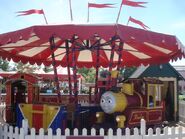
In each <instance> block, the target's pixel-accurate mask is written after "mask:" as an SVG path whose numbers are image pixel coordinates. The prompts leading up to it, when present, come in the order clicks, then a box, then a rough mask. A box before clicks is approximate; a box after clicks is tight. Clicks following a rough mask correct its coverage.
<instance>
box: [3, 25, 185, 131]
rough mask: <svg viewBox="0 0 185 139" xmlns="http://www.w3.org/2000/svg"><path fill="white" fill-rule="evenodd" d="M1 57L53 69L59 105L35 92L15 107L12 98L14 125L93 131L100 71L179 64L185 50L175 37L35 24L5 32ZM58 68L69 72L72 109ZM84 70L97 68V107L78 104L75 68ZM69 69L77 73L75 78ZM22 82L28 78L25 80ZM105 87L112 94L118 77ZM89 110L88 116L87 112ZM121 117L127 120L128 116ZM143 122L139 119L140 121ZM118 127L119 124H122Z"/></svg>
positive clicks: (124, 29)
mask: <svg viewBox="0 0 185 139" xmlns="http://www.w3.org/2000/svg"><path fill="white" fill-rule="evenodd" d="M0 55H1V57H2V58H3V59H8V60H11V59H12V60H13V61H14V62H19V61H21V62H22V63H25V64H26V63H27V62H29V63H30V64H38V65H41V64H44V65H46V66H49V65H53V67H54V80H55V85H56V88H57V94H58V102H57V103H58V105H55V106H51V105H50V104H48V103H47V104H39V103H37V99H34V98H37V97H33V96H34V95H33V94H35V92H34V90H33V89H32V90H31V91H30V90H29V91H27V93H28V96H29V99H28V100H29V101H27V102H21V103H17V102H13V101H10V100H11V98H9V99H7V100H6V103H7V104H8V105H7V111H8V107H9V106H12V105H16V108H15V109H14V115H15V116H14V119H16V120H14V121H17V123H16V125H18V126H20V125H21V121H22V119H25V118H26V119H28V121H29V126H30V127H35V128H36V129H37V130H38V129H39V128H41V127H44V128H45V129H47V128H50V127H51V128H53V129H57V128H61V129H64V128H66V127H71V128H74V127H78V128H83V127H86V126H88V127H92V125H94V123H96V122H95V121H96V115H95V114H96V112H99V111H102V109H101V107H100V105H99V103H100V102H101V101H102V99H101V96H102V94H101V93H99V92H100V87H99V82H98V81H99V78H98V75H99V68H100V67H103V68H107V69H108V70H109V71H110V72H112V71H113V70H116V71H120V69H121V68H124V67H130V66H139V65H141V64H142V65H148V64H149V65H150V64H162V63H167V62H169V61H170V60H172V61H176V60H177V59H181V58H183V57H185V48H184V46H183V45H182V43H181V42H180V41H179V40H178V39H177V38H176V37H175V36H173V35H167V34H161V33H157V32H152V31H146V30H142V29H137V28H133V27H128V26H124V25H121V24H111V25H107V24H105V25H99V24H96V25H91V24H87V25H86V24H78V25H75V24H66V25H43V26H32V27H28V28H25V29H21V30H17V31H13V32H9V33H5V34H1V35H0ZM59 65H60V66H62V67H67V69H68V82H69V95H70V97H69V104H70V105H69V104H62V102H61V100H62V99H61V98H62V97H63V96H62V95H60V93H59V83H58V76H57V70H56V67H57V66H59ZM82 67H86V68H92V67H93V68H95V69H96V76H95V85H94V88H95V98H94V101H92V102H93V104H89V105H88V106H79V105H78V89H77V69H78V68H82ZM71 68H72V69H73V74H72V76H71V73H70V69H71ZM21 78H22V80H24V78H23V77H21ZM113 78H114V79H113ZM71 80H73V81H74V85H72V84H71ZM157 82H159V81H157ZM10 83H13V82H9V84H10ZM154 84H156V82H155V83H154ZM160 84H161V83H160ZM105 86H106V91H109V90H111V88H112V87H117V74H116V75H115V76H111V75H109V76H108V77H107V80H106V82H105ZM156 86H157V85H156ZM128 90H130V89H128ZM131 90H132V89H131ZM12 93H13V92H12ZM18 93H19V92H18ZM12 96H13V95H12ZM138 99H141V97H138ZM101 103H102V102H101ZM61 104H62V105H61ZM139 105H140V104H139ZM146 106H148V104H146ZM87 111H88V113H85V112H87ZM9 112H10V111H9ZM157 113H158V112H157ZM99 114H101V112H100V113H99ZM153 114H154V115H155V114H156V113H153ZM88 116H91V117H88ZM154 117H155V116H154ZM159 117H161V115H159ZM159 117H156V118H159ZM120 118H123V119H124V118H125V117H120ZM141 118H142V115H141V116H140V119H141ZM140 119H139V118H138V120H140ZM85 120H88V122H87V121H85ZM118 120H120V119H118ZM124 120H125V119H124ZM154 120H155V119H154ZM38 121H39V123H40V124H38ZM69 121H70V122H71V123H70V124H69ZM100 121H101V120H100ZM7 122H9V123H11V120H7ZM118 125H120V124H119V123H118ZM121 125H122V124H121ZM121 127H122V126H121Z"/></svg>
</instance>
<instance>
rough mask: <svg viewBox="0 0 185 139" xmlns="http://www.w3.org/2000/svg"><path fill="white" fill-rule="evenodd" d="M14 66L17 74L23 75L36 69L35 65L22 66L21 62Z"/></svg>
mask: <svg viewBox="0 0 185 139" xmlns="http://www.w3.org/2000/svg"><path fill="white" fill-rule="evenodd" d="M15 65H16V70H17V71H18V72H24V73H33V72H34V71H35V70H36V69H37V68H38V67H37V66H36V65H30V64H29V63H27V64H23V63H22V62H18V63H17V64H15Z"/></svg>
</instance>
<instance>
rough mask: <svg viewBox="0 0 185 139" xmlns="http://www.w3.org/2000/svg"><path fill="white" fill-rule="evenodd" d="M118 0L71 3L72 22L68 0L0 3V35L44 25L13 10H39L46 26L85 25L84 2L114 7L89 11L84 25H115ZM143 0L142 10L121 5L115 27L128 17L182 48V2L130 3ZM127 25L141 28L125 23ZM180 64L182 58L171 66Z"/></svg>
mask: <svg viewBox="0 0 185 139" xmlns="http://www.w3.org/2000/svg"><path fill="white" fill-rule="evenodd" d="M121 1H122V0H71V6H72V13H73V21H71V18H70V10H69V0H1V4H0V19H1V22H0V34H2V33H6V32H10V31H15V30H18V29H22V28H26V27H29V26H33V25H44V24H45V20H44V17H43V16H42V15H38V14H32V15H29V16H17V13H16V12H17V11H26V10H30V9H43V10H44V12H45V16H46V18H47V20H48V23H49V24H67V23H76V24H78V23H80V24H87V13H88V12H87V11H88V8H87V7H88V6H87V5H88V2H91V3H113V4H115V5H114V6H115V8H104V9H97V8H90V11H89V16H90V21H89V23H88V24H115V23H116V19H117V16H118V11H119V7H120V4H121ZM133 1H145V2H148V3H147V4H146V8H135V7H129V6H123V7H122V10H121V14H120V17H119V22H118V23H119V24H123V25H126V24H127V21H128V18H129V16H131V17H133V18H135V19H137V20H140V21H142V22H143V23H144V24H145V25H147V26H148V27H150V30H151V31H154V32H159V33H164V34H171V35H175V36H176V37H177V38H178V39H179V40H180V41H181V42H182V44H184V45H185V14H184V13H185V0H133ZM128 25H129V26H133V27H137V28H141V27H140V26H138V25H136V24H134V23H131V22H130V23H129V24H128ZM171 64H172V65H184V66H185V59H183V60H178V61H177V62H173V63H171Z"/></svg>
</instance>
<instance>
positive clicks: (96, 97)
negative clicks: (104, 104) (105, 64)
mask: <svg viewBox="0 0 185 139" xmlns="http://www.w3.org/2000/svg"><path fill="white" fill-rule="evenodd" d="M99 61H100V47H99V45H98V47H97V50H96V78H95V101H96V103H99V93H100V92H99V91H98V70H99V67H100V62H99Z"/></svg>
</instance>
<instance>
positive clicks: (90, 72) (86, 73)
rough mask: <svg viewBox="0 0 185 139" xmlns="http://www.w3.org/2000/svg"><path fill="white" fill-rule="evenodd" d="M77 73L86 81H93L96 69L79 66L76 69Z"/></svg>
mask: <svg viewBox="0 0 185 139" xmlns="http://www.w3.org/2000/svg"><path fill="white" fill-rule="evenodd" d="M78 73H79V74H81V75H82V76H83V77H84V79H85V81H86V82H88V83H93V82H95V75H96V70H95V69H94V68H90V69H87V68H80V69H78Z"/></svg>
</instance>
